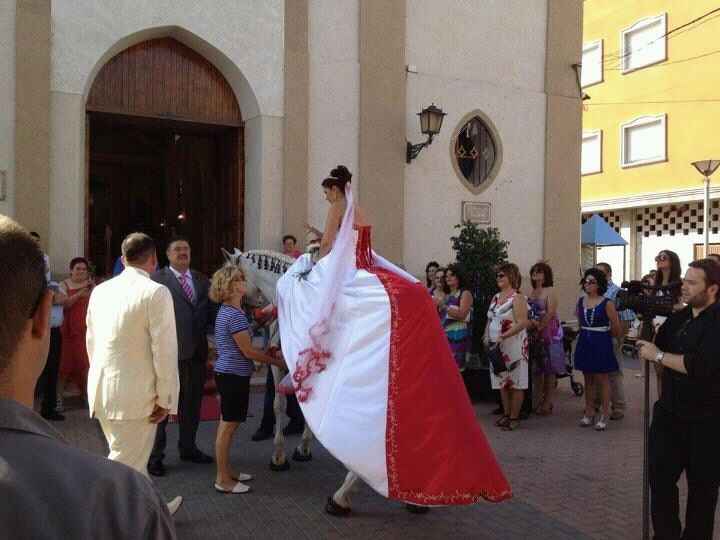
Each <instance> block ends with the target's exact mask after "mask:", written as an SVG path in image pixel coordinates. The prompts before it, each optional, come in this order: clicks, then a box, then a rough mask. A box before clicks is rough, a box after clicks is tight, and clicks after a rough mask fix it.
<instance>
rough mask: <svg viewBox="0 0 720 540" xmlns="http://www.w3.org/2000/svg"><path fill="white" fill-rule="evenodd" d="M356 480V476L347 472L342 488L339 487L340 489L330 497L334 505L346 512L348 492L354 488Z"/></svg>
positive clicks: (348, 500)
mask: <svg viewBox="0 0 720 540" xmlns="http://www.w3.org/2000/svg"><path fill="white" fill-rule="evenodd" d="M358 478H359V477H358V475H357V474H355V473H354V472H352V471H348V473H347V475H346V476H345V481H344V482H343V483H342V486H340V489H338V490H337V491H336V492H335V494H334V495H333V496H332V500H333V502H334V503H335V504H337V505H338V506H341V507H343V508H346V509H348V510H349V509H350V492H351V491H352V490H353V488H354V487H355V484H356V483H357V481H358Z"/></svg>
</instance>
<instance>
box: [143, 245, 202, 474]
mask: <svg viewBox="0 0 720 540" xmlns="http://www.w3.org/2000/svg"><path fill="white" fill-rule="evenodd" d="M167 258H168V261H169V263H170V264H169V266H167V267H165V268H162V269H160V270H158V271H157V272H155V273H154V274H153V275H152V279H153V280H154V281H157V282H158V283H162V284H163V285H165V286H166V287H167V288H168V289H170V293H171V294H172V298H173V304H174V307H175V327H176V329H177V343H178V368H179V373H180V400H179V406H178V417H179V424H180V437H179V441H178V448H179V449H180V459H182V460H183V461H191V462H193V463H212V462H213V458H212V457H210V456H208V455H207V454H205V453H203V452H201V451H200V449H199V448H198V447H197V445H196V444H195V437H196V435H197V429H198V424H199V422H200V405H201V403H202V396H203V387H204V385H205V364H206V361H207V354H208V345H207V338H206V335H207V330H208V324H209V322H210V310H211V304H210V301H209V300H208V290H209V289H210V282H209V280H208V279H207V277H205V276H204V275H203V274H201V273H200V272H196V271H195V270H191V269H190V244H189V243H188V241H187V240H185V239H184V238H174V239H173V240H171V241H170V243H169V244H168V247H167ZM166 426H167V420H165V422H164V423H162V424H159V425H158V429H157V435H156V437H155V446H154V447H153V451H152V454H151V455H150V462H149V463H148V472H149V473H150V474H152V475H154V476H162V475H164V474H165V467H164V465H163V458H164V457H165V453H164V452H165V446H166V442H167V437H166V433H165V427H166Z"/></svg>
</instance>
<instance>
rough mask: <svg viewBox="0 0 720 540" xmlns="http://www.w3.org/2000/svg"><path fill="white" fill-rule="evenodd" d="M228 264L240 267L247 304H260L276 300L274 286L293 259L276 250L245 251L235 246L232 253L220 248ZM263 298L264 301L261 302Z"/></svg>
mask: <svg viewBox="0 0 720 540" xmlns="http://www.w3.org/2000/svg"><path fill="white" fill-rule="evenodd" d="M222 251H223V255H224V256H225V259H226V261H227V262H228V264H233V265H235V266H238V267H240V269H241V270H242V271H243V273H244V274H245V279H246V280H247V293H246V295H245V297H246V300H247V302H248V303H249V304H251V305H255V306H260V305H264V304H266V303H267V302H272V303H273V304H274V303H275V301H276V297H275V286H276V285H277V282H278V280H279V279H280V276H282V275H283V274H284V273H285V272H287V269H288V268H290V266H291V265H292V263H293V262H295V259H293V258H292V257H289V256H288V255H284V254H283V253H278V252H277V251H267V250H260V249H257V250H250V251H247V252H245V253H243V252H242V251H240V250H239V249H237V248H235V249H234V250H233V252H232V253H230V252H228V251H226V250H225V249H223V250H222ZM263 298H264V299H265V301H264V302H263Z"/></svg>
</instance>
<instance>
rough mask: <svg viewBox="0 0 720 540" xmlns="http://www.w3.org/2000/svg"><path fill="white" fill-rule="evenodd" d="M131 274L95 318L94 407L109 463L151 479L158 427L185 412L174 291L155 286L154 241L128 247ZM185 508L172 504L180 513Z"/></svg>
mask: <svg viewBox="0 0 720 540" xmlns="http://www.w3.org/2000/svg"><path fill="white" fill-rule="evenodd" d="M121 249H122V256H123V263H124V264H125V270H124V271H123V272H122V273H121V274H120V275H118V276H117V277H115V278H113V279H111V280H108V281H106V282H104V283H102V284H101V285H98V286H97V287H95V289H94V290H93V292H92V295H91V296H90V303H89V306H88V311H87V349H88V357H89V359H90V371H89V373H88V404H89V408H90V415H91V416H95V417H96V418H97V419H98V420H99V421H100V425H101V427H102V430H103V433H104V434H105V438H106V439H107V442H108V446H109V448H110V454H109V455H108V458H109V459H111V460H114V461H119V462H120V463H124V464H125V465H128V466H130V467H132V468H134V469H136V470H137V471H139V472H141V473H142V474H144V475H145V476H147V463H148V458H149V457H150V452H151V451H152V447H153V442H154V441H155V431H156V429H157V424H158V422H161V421H162V420H163V419H165V418H166V417H167V415H168V414H174V413H176V412H177V403H178V392H179V381H178V365H177V336H176V333H175V313H174V310H173V301H172V297H171V296H170V291H169V290H168V289H167V287H165V286H163V285H160V284H159V283H156V282H154V281H152V280H151V279H150V272H152V271H154V270H155V267H156V266H157V254H156V251H155V243H154V242H153V240H152V238H150V237H149V236H147V235H146V234H143V233H132V234H130V235H128V236H127V237H126V238H125V240H123V243H122V248H121ZM181 503H182V497H176V498H175V499H173V501H171V502H170V503H169V504H168V507H169V509H170V512H171V513H174V512H175V511H176V510H177V508H178V507H179V506H180V504H181Z"/></svg>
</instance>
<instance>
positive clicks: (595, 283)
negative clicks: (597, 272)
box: [583, 279, 597, 285]
mask: <svg viewBox="0 0 720 540" xmlns="http://www.w3.org/2000/svg"><path fill="white" fill-rule="evenodd" d="M583 283H584V284H585V285H597V281H596V280H594V279H584V280H583Z"/></svg>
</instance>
